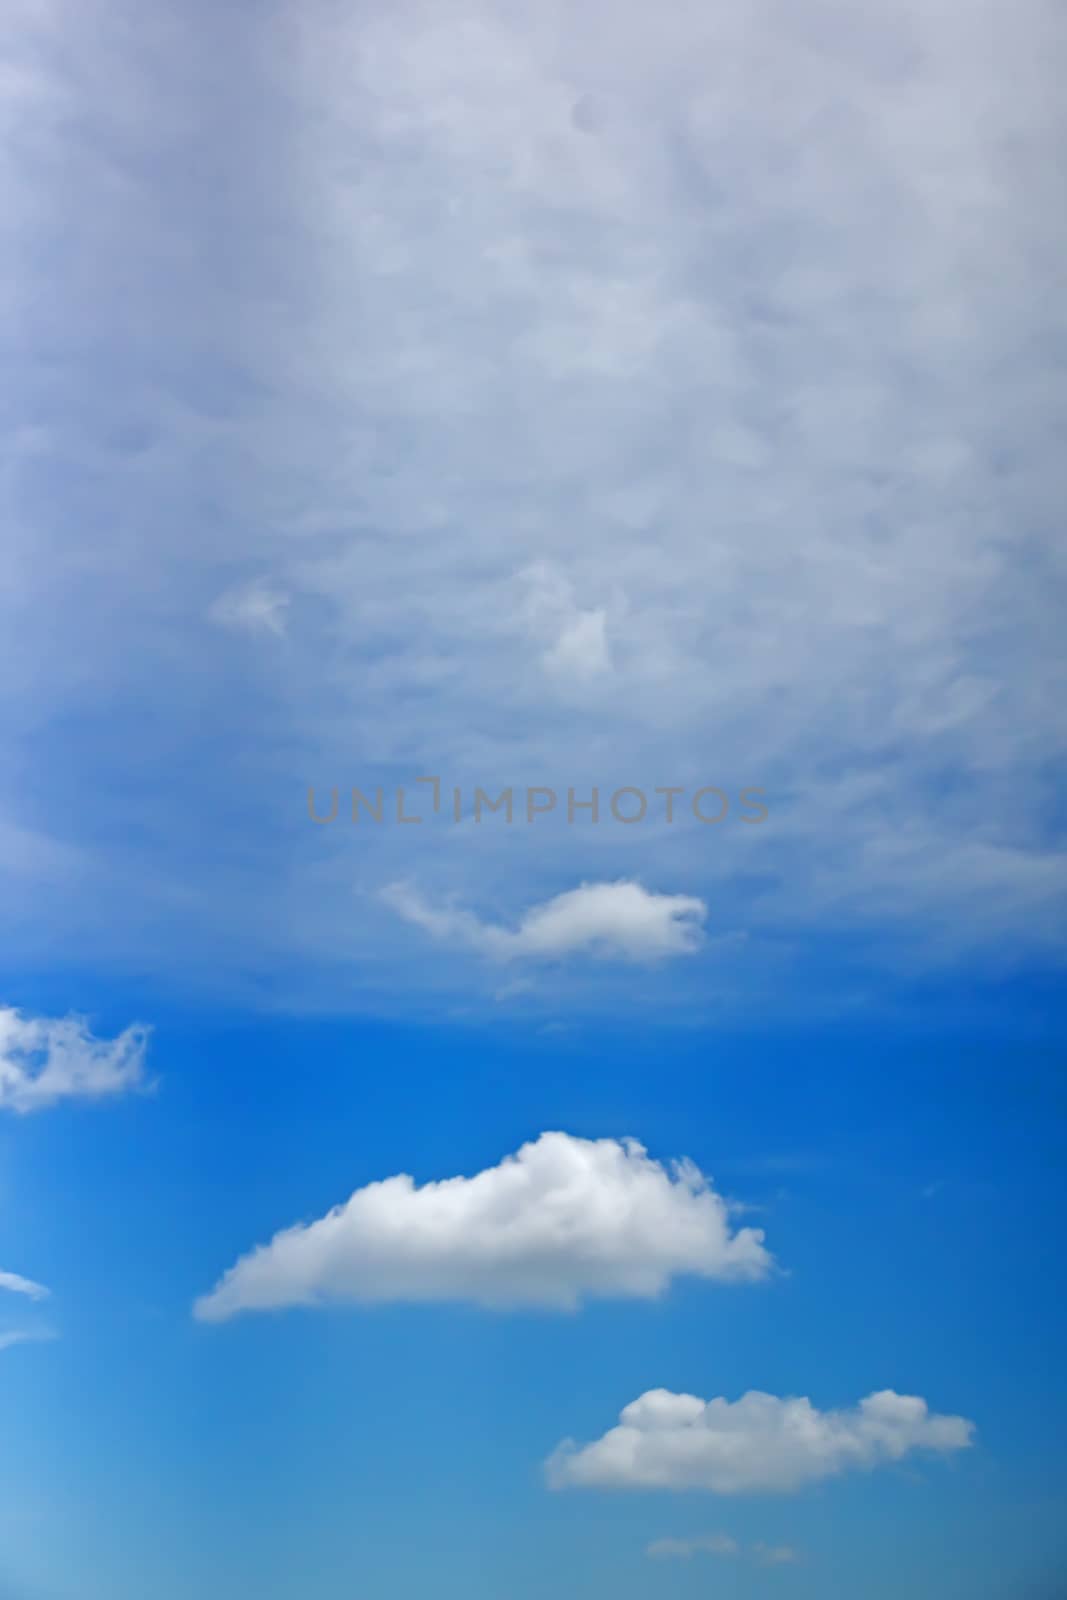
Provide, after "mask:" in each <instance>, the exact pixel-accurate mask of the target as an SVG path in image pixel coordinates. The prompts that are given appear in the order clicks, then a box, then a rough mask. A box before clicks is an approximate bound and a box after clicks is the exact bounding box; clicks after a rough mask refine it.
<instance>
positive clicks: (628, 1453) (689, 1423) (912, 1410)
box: [546, 1389, 974, 1495]
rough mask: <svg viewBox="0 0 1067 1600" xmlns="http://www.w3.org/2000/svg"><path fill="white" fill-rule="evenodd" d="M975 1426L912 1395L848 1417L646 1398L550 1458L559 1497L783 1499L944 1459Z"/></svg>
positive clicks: (876, 1398) (799, 1402)
mask: <svg viewBox="0 0 1067 1600" xmlns="http://www.w3.org/2000/svg"><path fill="white" fill-rule="evenodd" d="M973 1433H974V1424H973V1423H972V1422H968V1421H967V1420H966V1418H964V1417H954V1416H939V1415H937V1414H936V1413H931V1412H930V1410H929V1409H928V1407H927V1404H926V1401H925V1400H923V1399H921V1398H919V1397H918V1396H917V1395H902V1394H896V1393H894V1391H893V1390H892V1389H885V1390H882V1391H881V1392H880V1393H878V1394H870V1395H868V1396H867V1398H866V1399H865V1400H861V1401H860V1402H859V1404H858V1405H857V1406H855V1407H853V1408H852V1409H851V1410H849V1411H818V1410H816V1408H815V1407H814V1406H813V1405H812V1403H811V1401H810V1400H807V1399H779V1398H778V1397H777V1396H775V1395H772V1394H761V1393H759V1392H758V1391H755V1390H752V1391H750V1392H749V1393H748V1394H745V1395H742V1397H741V1399H740V1400H736V1401H729V1400H725V1399H722V1398H721V1397H720V1398H718V1399H715V1400H707V1401H705V1400H700V1399H698V1398H697V1396H695V1395H691V1394H672V1393H670V1391H669V1390H666V1389H652V1390H649V1392H648V1393H647V1394H644V1395H642V1396H641V1398H640V1399H638V1400H635V1401H633V1403H632V1404H631V1405H628V1406H627V1407H626V1409H625V1410H624V1411H623V1412H622V1413H621V1414H620V1417H619V1423H618V1426H617V1427H614V1428H612V1429H610V1430H609V1432H607V1433H606V1434H604V1436H603V1437H602V1438H601V1439H597V1440H596V1441H595V1442H594V1443H592V1444H587V1445H578V1444H575V1443H574V1441H573V1440H567V1441H565V1442H564V1443H563V1444H562V1445H560V1446H559V1448H558V1449H557V1450H556V1451H555V1452H554V1454H553V1455H552V1456H551V1457H550V1458H549V1460H548V1463H547V1466H546V1471H547V1475H548V1482H549V1484H550V1486H551V1487H552V1488H556V1489H592V1488H597V1489H704V1490H707V1491H709V1492H710V1493H712V1494H723V1495H728V1494H755V1493H780V1494H789V1493H792V1492H794V1491H796V1490H798V1489H802V1488H804V1487H805V1486H806V1485H807V1484H810V1483H817V1482H819V1481H820V1480H821V1479H823V1478H832V1477H836V1476H838V1475H839V1474H841V1473H843V1472H849V1471H870V1470H871V1469H872V1468H874V1467H879V1466H884V1465H886V1464H888V1463H891V1462H895V1461H902V1460H903V1459H904V1457H905V1456H908V1455H911V1454H912V1453H913V1452H916V1451H926V1452H932V1453H934V1454H938V1455H949V1454H951V1453H953V1452H954V1451H957V1450H965V1449H967V1447H968V1446H969V1445H970V1444H971V1442H972V1435H973Z"/></svg>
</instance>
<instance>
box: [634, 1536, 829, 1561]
mask: <svg viewBox="0 0 1067 1600" xmlns="http://www.w3.org/2000/svg"><path fill="white" fill-rule="evenodd" d="M645 1554H646V1555H647V1556H649V1557H651V1559H652V1560H653V1561H691V1560H692V1559H693V1557H694V1556H721V1557H724V1558H727V1559H731V1558H733V1559H737V1560H749V1561H754V1562H755V1563H756V1565H757V1566H760V1567H784V1566H790V1565H793V1564H795V1563H796V1562H799V1561H800V1559H801V1556H800V1552H799V1551H798V1550H795V1549H794V1548H793V1546H792V1545H788V1544H780V1545H769V1544H763V1543H757V1544H751V1545H743V1544H741V1543H740V1542H739V1541H738V1540H737V1539H735V1538H733V1537H732V1536H731V1535H730V1534H728V1533H710V1534H700V1535H698V1536H697V1537H696V1538H694V1539H654V1540H653V1541H652V1543H651V1544H650V1545H649V1546H648V1547H647V1548H646V1550H645Z"/></svg>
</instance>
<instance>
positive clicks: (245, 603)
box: [208, 580, 289, 637]
mask: <svg viewBox="0 0 1067 1600" xmlns="http://www.w3.org/2000/svg"><path fill="white" fill-rule="evenodd" d="M288 605H289V596H288V594H286V593H285V591H284V590H282V589H279V588H276V587H273V586H272V585H271V584H269V583H265V582H263V581H262V580H256V581H255V582H253V583H246V584H243V585H241V586H240V587H239V588H236V589H229V590H227V591H226V593H225V594H222V595H220V596H219V597H218V599H217V600H215V601H214V603H213V604H212V606H211V608H210V610H209V611H208V616H209V617H210V619H211V621H212V622H217V623H219V624H220V625H221V626H222V627H226V628H244V629H245V630H246V631H247V632H249V633H273V634H275V635H277V636H279V637H280V636H281V635H282V634H283V633H284V632H285V613H286V609H287V607H288Z"/></svg>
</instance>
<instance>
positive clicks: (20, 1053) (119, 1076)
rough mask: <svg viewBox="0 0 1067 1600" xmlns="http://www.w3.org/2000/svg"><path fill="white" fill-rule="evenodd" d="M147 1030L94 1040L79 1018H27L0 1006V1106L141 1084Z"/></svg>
mask: <svg viewBox="0 0 1067 1600" xmlns="http://www.w3.org/2000/svg"><path fill="white" fill-rule="evenodd" d="M147 1042H148V1030H147V1029H146V1028H143V1027H140V1026H132V1027H129V1028H125V1029H124V1030H123V1031H122V1033H120V1034H118V1035H116V1037H115V1038H114V1039H99V1038H97V1037H96V1036H95V1035H94V1034H93V1033H92V1031H91V1030H90V1028H89V1025H88V1023H87V1022H86V1020H85V1018H84V1017H77V1016H71V1017H51V1018H50V1017H31V1016H27V1015H26V1014H25V1013H24V1012H21V1011H17V1010H15V1009H14V1007H11V1006H0V1110H5V1109H6V1110H8V1111H17V1112H29V1111H40V1110H42V1109H44V1108H45V1107H47V1106H52V1105H55V1104H56V1102H57V1101H60V1100H102V1099H106V1098H108V1097H111V1096H114V1095H119V1094H123V1093H124V1092H126V1091H127V1090H129V1089H134V1088H136V1087H137V1086H138V1085H140V1084H142V1083H143V1082H144V1057H145V1050H146V1047H147Z"/></svg>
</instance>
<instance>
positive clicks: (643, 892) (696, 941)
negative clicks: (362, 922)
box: [383, 881, 707, 961]
mask: <svg viewBox="0 0 1067 1600" xmlns="http://www.w3.org/2000/svg"><path fill="white" fill-rule="evenodd" d="M383 898H384V899H385V901H386V903H387V904H388V905H390V906H391V907H392V909H393V910H394V911H396V912H398V913H399V915H400V916H402V917H404V918H406V920H407V921H408V922H412V923H414V924H415V925H416V926H417V927H420V928H422V929H423V930H424V931H425V932H426V933H429V934H431V935H432V936H433V937H434V938H436V939H441V940H446V941H451V942H459V943H461V944H465V945H468V946H470V948H472V949H474V950H479V951H481V952H482V953H483V954H484V955H488V956H492V957H495V958H497V959H499V960H505V961H506V960H514V959H518V958H522V957H529V958H532V959H552V958H555V957H558V956H568V955H575V954H578V953H580V952H585V953H588V954H590V955H593V956H597V957H601V958H604V959H608V958H612V957H614V958H616V959H619V958H621V959H623V960H627V961H656V960H660V959H662V958H663V957H666V956H679V955H690V954H692V953H693V952H694V951H695V950H697V949H698V948H699V946H700V943H701V939H702V928H701V924H702V923H703V921H704V919H705V917H706V916H707V906H706V905H705V904H704V902H703V900H700V899H697V898H696V896H694V895H685V894H656V893H654V892H651V891H650V890H648V889H645V888H643V887H642V886H641V884H639V883H632V882H626V881H620V882H618V883H583V884H582V885H581V887H580V888H578V889H569V890H567V891H566V892H565V893H563V894H558V895H556V896H555V897H554V898H553V899H551V900H547V901H545V902H544V903H543V904H542V905H536V906H532V907H531V908H530V910H529V911H527V912H525V914H524V915H523V917H522V919H521V920H520V922H519V925H518V927H517V928H515V929H510V928H502V927H499V926H497V925H495V924H493V923H488V922H482V921H480V920H479V918H477V917H476V916H474V915H473V913H472V912H469V911H463V910H459V909H456V908H448V907H444V908H441V907H434V906H431V905H429V904H428V903H427V902H426V901H425V900H424V899H423V898H422V896H421V895H420V894H419V893H418V892H417V891H416V890H414V889H412V888H411V887H410V886H409V885H406V884H392V885H390V887H389V888H388V889H386V890H385V891H384V893H383Z"/></svg>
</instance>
